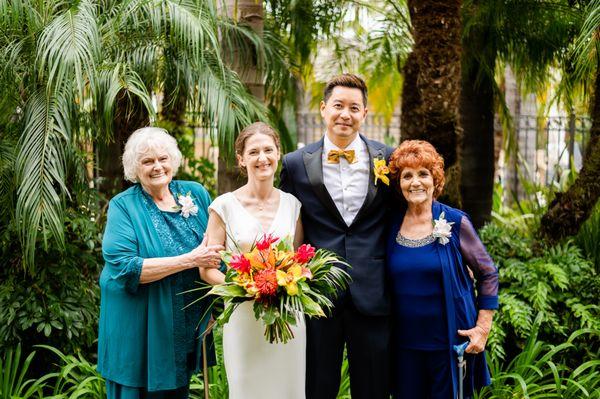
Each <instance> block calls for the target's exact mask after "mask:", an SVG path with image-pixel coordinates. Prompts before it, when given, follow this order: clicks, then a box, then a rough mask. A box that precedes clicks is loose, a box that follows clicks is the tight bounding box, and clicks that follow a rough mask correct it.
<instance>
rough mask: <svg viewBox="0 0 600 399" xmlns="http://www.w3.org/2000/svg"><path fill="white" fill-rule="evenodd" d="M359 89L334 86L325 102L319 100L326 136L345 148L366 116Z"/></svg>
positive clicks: (354, 136)
mask: <svg viewBox="0 0 600 399" xmlns="http://www.w3.org/2000/svg"><path fill="white" fill-rule="evenodd" d="M363 101H364V99H363V94H362V91H361V90H360V89H356V88H351V87H344V86H336V87H334V88H333V90H332V92H331V96H330V97H329V98H328V99H327V102H323V101H321V116H322V117H323V120H324V121H325V125H326V126H327V137H329V139H330V140H331V141H332V142H333V143H334V144H335V145H337V146H338V147H340V148H345V147H346V146H347V145H348V144H350V143H351V142H352V141H353V140H354V139H355V138H356V135H357V134H358V131H359V129H360V126H361V124H362V123H363V121H364V120H365V117H366V116H367V108H366V107H365V105H364V102H363Z"/></svg>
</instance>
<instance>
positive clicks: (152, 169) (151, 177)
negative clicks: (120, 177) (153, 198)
mask: <svg viewBox="0 0 600 399" xmlns="http://www.w3.org/2000/svg"><path fill="white" fill-rule="evenodd" d="M137 177H138V180H139V182H140V184H141V185H142V186H143V187H145V188H146V189H147V190H151V191H154V190H156V189H160V188H163V187H165V186H167V185H168V184H169V183H170V182H171V179H173V166H172V164H171V158H170V156H169V153H168V152H167V151H166V150H165V149H164V148H152V149H150V150H148V151H147V152H145V153H143V154H141V156H140V161H139V166H138V171H137Z"/></svg>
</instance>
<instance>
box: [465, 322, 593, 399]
mask: <svg viewBox="0 0 600 399" xmlns="http://www.w3.org/2000/svg"><path fill="white" fill-rule="evenodd" d="M543 318H544V317H543V315H542V314H541V313H540V314H539V315H538V317H537V319H536V321H535V322H534V325H533V327H532V331H531V335H530V336H529V338H528V339H527V341H526V343H525V347H524V348H523V350H522V352H520V353H519V354H518V355H517V356H515V358H514V359H513V360H511V361H510V362H508V363H506V364H504V365H503V364H501V363H500V362H499V361H498V360H496V361H492V362H490V364H491V373H492V384H491V385H490V386H488V387H485V388H483V389H482V390H481V392H479V394H478V395H476V398H478V399H501V398H507V399H508V398H530V399H537V398H556V399H580V398H596V399H597V398H600V360H598V359H592V360H588V361H586V362H581V363H579V364H576V365H575V366H573V367H570V366H568V365H567V364H566V363H565V358H568V357H572V356H573V352H575V351H576V348H577V344H578V341H581V340H583V341H584V342H585V341H587V340H589V339H590V338H595V339H597V338H598V336H599V334H600V331H599V330H578V331H575V332H573V333H572V334H571V336H570V337H569V338H568V340H566V342H562V343H561V344H558V345H550V344H547V343H544V342H542V341H539V340H538V332H539V327H540V325H541V324H542V321H543Z"/></svg>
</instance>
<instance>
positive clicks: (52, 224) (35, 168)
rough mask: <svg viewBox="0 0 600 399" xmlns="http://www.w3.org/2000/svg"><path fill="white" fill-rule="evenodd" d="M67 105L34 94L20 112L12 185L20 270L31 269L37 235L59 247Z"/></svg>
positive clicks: (61, 100)
mask: <svg viewBox="0 0 600 399" xmlns="http://www.w3.org/2000/svg"><path fill="white" fill-rule="evenodd" d="M69 100H70V99H68V98H65V97H60V94H58V93H57V94H48V93H47V92H43V91H39V92H37V93H36V94H34V95H33V96H32V97H31V99H30V100H29V103H28V104H27V107H26V109H25V116H26V117H25V128H24V131H23V134H22V136H21V140H20V141H19V145H18V152H17V158H16V169H17V173H16V180H17V184H18V186H19V189H18V193H17V204H16V212H15V214H16V220H17V221H18V225H19V235H20V237H21V241H22V247H23V252H24V254H23V257H24V262H23V264H24V266H25V267H28V266H31V265H32V264H33V256H34V252H35V247H36V242H37V239H38V235H39V234H40V232H42V238H43V239H44V245H47V237H46V232H49V234H50V235H51V236H52V238H53V239H54V240H55V241H56V242H57V244H58V245H59V246H60V247H64V235H63V220H64V211H63V208H64V205H63V198H64V196H65V195H66V194H68V190H67V187H66V186H65V146H66V145H67V144H68V142H69V137H70V132H71V127H70V124H71V122H70V115H69V113H70V104H72V102H70V101H69Z"/></svg>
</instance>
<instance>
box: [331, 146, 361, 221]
mask: <svg viewBox="0 0 600 399" xmlns="http://www.w3.org/2000/svg"><path fill="white" fill-rule="evenodd" d="M340 149H341V148H338V147H337V146H336V145H335V144H333V143H332V142H331V140H329V138H328V137H327V135H325V139H324V141H323V183H324V184H325V187H326V188H327V191H328V192H329V195H330V196H331V198H332V199H333V202H334V203H335V206H336V207H337V209H338V211H339V212H340V215H342V218H343V219H344V221H345V222H346V224H347V225H348V226H350V225H351V224H352V221H353V220H354V218H355V217H356V215H357V214H358V211H359V210H360V208H361V207H362V205H363V202H365V198H366V196H367V189H368V185H369V152H368V151H367V145H366V144H365V142H364V141H362V140H361V138H360V136H358V135H357V136H356V138H355V139H354V141H352V143H350V145H348V147H346V148H344V150H354V153H355V159H356V162H354V163H353V164H349V163H348V161H347V160H346V158H343V157H340V162H339V163H327V154H328V153H329V150H340Z"/></svg>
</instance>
